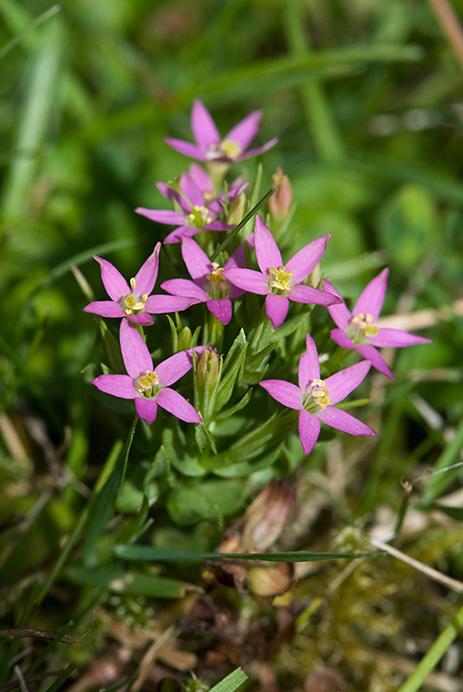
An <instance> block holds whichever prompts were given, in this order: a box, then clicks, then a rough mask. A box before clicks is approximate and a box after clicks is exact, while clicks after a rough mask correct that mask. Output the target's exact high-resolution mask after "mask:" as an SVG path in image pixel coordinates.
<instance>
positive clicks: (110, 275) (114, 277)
mask: <svg viewBox="0 0 463 692" xmlns="http://www.w3.org/2000/svg"><path fill="white" fill-rule="evenodd" d="M94 259H96V261H97V262H98V263H99V265H100V267H101V280H102V282H103V286H104V287H105V289H106V292H107V294H108V296H109V297H110V298H111V300H114V301H115V302H116V303H117V302H119V300H120V299H121V298H123V296H125V295H127V293H130V287H129V284H128V283H127V281H126V280H125V279H124V277H123V276H122V274H121V273H120V271H119V270H118V269H116V267H115V266H114V265H113V264H111V262H108V260H105V259H102V258H101V257H97V256H96V255H94Z"/></svg>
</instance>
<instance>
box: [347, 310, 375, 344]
mask: <svg viewBox="0 0 463 692" xmlns="http://www.w3.org/2000/svg"><path fill="white" fill-rule="evenodd" d="M352 327H353V329H352V330H351V331H353V335H352V337H351V338H352V340H353V341H355V342H356V343H362V342H365V341H366V340H367V338H368V337H372V336H376V335H377V333H378V331H379V329H378V327H376V325H375V324H373V317H372V316H371V315H370V313H369V312H367V313H366V314H365V313H363V312H359V314H358V315H354V316H353V317H352Z"/></svg>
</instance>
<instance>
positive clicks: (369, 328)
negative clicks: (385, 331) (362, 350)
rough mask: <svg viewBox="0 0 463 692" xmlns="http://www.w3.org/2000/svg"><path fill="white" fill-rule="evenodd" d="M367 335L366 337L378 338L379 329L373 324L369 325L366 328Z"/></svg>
mask: <svg viewBox="0 0 463 692" xmlns="http://www.w3.org/2000/svg"><path fill="white" fill-rule="evenodd" d="M364 331H365V334H366V336H376V335H377V333H378V332H379V329H378V327H375V326H374V325H373V324H367V325H366V326H365V329H364Z"/></svg>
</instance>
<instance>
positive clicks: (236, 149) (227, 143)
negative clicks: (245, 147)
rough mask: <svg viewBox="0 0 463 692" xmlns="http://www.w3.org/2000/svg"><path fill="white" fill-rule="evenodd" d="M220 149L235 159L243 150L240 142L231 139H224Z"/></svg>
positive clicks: (225, 154) (229, 157) (228, 156)
mask: <svg viewBox="0 0 463 692" xmlns="http://www.w3.org/2000/svg"><path fill="white" fill-rule="evenodd" d="M219 149H220V151H221V152H222V154H223V155H224V156H226V157H227V158H228V159H233V160H235V159H237V158H238V156H239V155H240V154H241V151H242V149H241V147H240V145H239V144H238V142H233V140H231V139H224V140H222V141H221V143H220V147H219Z"/></svg>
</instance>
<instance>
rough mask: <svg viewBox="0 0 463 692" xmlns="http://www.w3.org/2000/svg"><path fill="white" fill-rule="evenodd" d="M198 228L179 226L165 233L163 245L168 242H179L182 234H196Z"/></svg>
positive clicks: (189, 236) (189, 235)
mask: <svg viewBox="0 0 463 692" xmlns="http://www.w3.org/2000/svg"><path fill="white" fill-rule="evenodd" d="M199 230H200V229H199V228H192V226H183V225H182V226H179V227H178V228H175V229H174V230H173V231H172V232H171V233H169V234H168V235H166V237H165V238H164V245H166V244H169V243H180V242H181V241H182V238H183V236H184V235H185V236H188V238H191V236H193V235H196V234H197V233H198V231H199Z"/></svg>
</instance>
